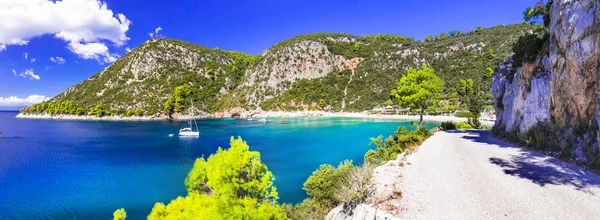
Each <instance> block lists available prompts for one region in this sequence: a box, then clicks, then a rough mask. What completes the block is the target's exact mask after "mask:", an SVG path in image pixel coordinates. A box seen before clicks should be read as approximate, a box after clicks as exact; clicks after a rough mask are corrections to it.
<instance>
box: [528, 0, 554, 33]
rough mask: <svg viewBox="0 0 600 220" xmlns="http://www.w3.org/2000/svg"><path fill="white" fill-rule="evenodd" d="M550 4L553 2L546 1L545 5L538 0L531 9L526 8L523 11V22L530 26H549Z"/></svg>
mask: <svg viewBox="0 0 600 220" xmlns="http://www.w3.org/2000/svg"><path fill="white" fill-rule="evenodd" d="M552 3H553V0H548V1H547V3H544V1H543V0H540V1H539V2H537V3H536V4H535V6H534V7H533V8H531V7H528V8H527V9H525V11H523V20H525V22H528V23H531V24H536V25H540V24H543V25H544V26H546V27H548V26H549V25H550V7H551V6H552Z"/></svg>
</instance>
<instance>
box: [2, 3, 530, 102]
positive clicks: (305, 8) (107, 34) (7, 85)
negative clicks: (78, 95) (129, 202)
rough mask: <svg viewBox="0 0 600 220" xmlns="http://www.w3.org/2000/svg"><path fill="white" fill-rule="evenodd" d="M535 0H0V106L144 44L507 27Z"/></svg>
mask: <svg viewBox="0 0 600 220" xmlns="http://www.w3.org/2000/svg"><path fill="white" fill-rule="evenodd" d="M535 2H536V0H503V1H497V0H471V1H467V0H455V1H445V0H443V1H433V0H429V1H423V0H268V1H260V0H257V1H248V0H219V1H201V0H197V1H193V0H171V1H164V0H105V1H98V0H54V1H51V0H0V107H6V106H25V105H31V104H34V103H37V102H40V101H42V100H46V99H48V98H50V97H53V96H55V95H58V94H59V93H61V92H62V91H64V90H66V89H67V88H68V87H69V86H72V85H75V84H77V83H79V82H81V81H83V80H85V79H87V78H88V77H90V76H92V75H94V74H96V73H97V72H99V71H101V70H102V69H104V68H106V67H107V66H109V65H110V64H111V63H113V62H114V61H115V60H117V59H118V58H119V57H121V56H123V55H124V54H126V53H127V52H128V51H129V50H130V49H133V48H135V47H137V46H138V45H140V44H141V43H143V42H144V41H147V40H149V39H151V38H154V37H169V38H175V39H179V40H184V41H189V42H192V43H196V44H200V45H204V46H207V47H211V48H215V47H218V48H221V49H225V50H233V51H239V52H244V53H249V54H253V55H257V54H260V53H261V52H262V51H263V50H265V49H267V48H269V47H270V46H272V45H274V44H276V43H277V42H279V41H282V40H285V39H289V38H291V37H294V36H296V35H300V34H306V33H313V32H343V33H348V34H354V35H369V34H381V33H386V34H399V35H403V36H411V37H414V38H415V39H417V40H421V39H423V38H425V36H427V35H439V34H440V33H444V32H448V31H451V30H459V31H462V32H468V31H471V30H473V29H475V28H477V26H483V27H491V26H496V25H500V24H514V23H517V22H521V21H522V20H523V16H522V12H523V10H524V9H525V8H527V7H529V6H533V5H534V4H535Z"/></svg>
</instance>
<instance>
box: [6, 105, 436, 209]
mask: <svg viewBox="0 0 600 220" xmlns="http://www.w3.org/2000/svg"><path fill="white" fill-rule="evenodd" d="M16 115H17V112H0V131H2V132H3V137H1V138H0V219H42V218H47V219H110V218H112V213H113V211H114V210H115V209H117V208H125V210H126V211H127V215H128V219H145V218H146V216H147V215H148V213H149V212H150V210H151V209H152V207H153V206H154V203H155V202H165V203H168V202H169V201H170V200H172V199H174V198H176V197H177V196H180V195H185V194H186V191H185V187H184V184H183V181H184V179H185V177H186V175H187V173H188V172H189V170H190V169H191V167H192V165H193V162H194V159H195V158H198V157H201V156H203V155H204V156H208V155H210V154H211V153H214V152H215V151H216V149H217V147H219V146H221V147H224V148H226V147H228V146H229V139H230V137H231V136H236V137H237V136H241V137H242V138H243V139H244V140H245V141H246V142H247V143H248V144H249V145H250V150H253V151H260V153H261V160H262V162H263V163H265V164H266V165H267V166H268V168H269V169H270V170H271V171H272V172H273V174H274V175H275V177H276V180H275V186H276V187H277V189H278V192H279V197H280V199H279V202H280V203H283V202H288V203H295V202H300V201H302V200H303V199H304V198H305V197H306V194H305V193H304V191H303V190H302V184H303V183H304V181H305V180H306V178H308V176H310V174H311V173H312V172H313V171H314V170H315V169H317V168H318V167H319V165H320V164H323V163H330V164H338V163H339V162H341V161H343V160H345V159H351V160H353V161H354V162H355V164H357V163H362V158H363V155H364V153H365V152H366V151H367V150H368V149H370V148H374V146H373V145H370V144H369V143H370V141H369V138H370V137H376V136H378V135H384V136H388V135H390V134H392V133H393V132H394V131H395V130H396V129H397V127H398V126H406V127H408V128H409V129H414V127H413V126H411V125H410V124H409V123H408V122H398V121H381V120H373V119H352V118H292V119H269V121H268V122H267V123H266V124H265V123H260V122H257V121H248V120H246V119H207V120H200V121H198V126H199V129H200V132H201V134H200V137H197V138H179V137H177V136H175V137H169V136H168V134H173V133H177V132H178V129H179V128H180V127H181V126H182V125H184V124H185V122H167V121H161V122H108V121H60V120H29V119H15V118H14V117H15V116H16ZM427 125H428V127H433V126H437V125H439V123H438V124H427Z"/></svg>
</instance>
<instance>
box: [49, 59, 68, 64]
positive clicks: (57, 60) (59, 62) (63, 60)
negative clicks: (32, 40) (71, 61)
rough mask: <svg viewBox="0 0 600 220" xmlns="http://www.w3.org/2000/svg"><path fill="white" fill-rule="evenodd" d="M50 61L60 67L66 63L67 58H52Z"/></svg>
mask: <svg viewBox="0 0 600 220" xmlns="http://www.w3.org/2000/svg"><path fill="white" fill-rule="evenodd" d="M50 61H52V62H53V63H56V64H58V65H61V64H64V63H65V61H66V60H65V58H62V57H50Z"/></svg>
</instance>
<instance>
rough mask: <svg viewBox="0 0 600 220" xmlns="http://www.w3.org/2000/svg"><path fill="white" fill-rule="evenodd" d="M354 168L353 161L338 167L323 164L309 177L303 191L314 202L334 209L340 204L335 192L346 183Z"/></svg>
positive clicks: (345, 162)
mask: <svg viewBox="0 0 600 220" xmlns="http://www.w3.org/2000/svg"><path fill="white" fill-rule="evenodd" d="M352 168H354V165H352V161H344V162H342V163H340V164H339V165H338V166H337V167H333V166H331V165H329V164H323V165H321V166H320V167H319V169H317V170H316V171H314V172H313V173H312V175H311V176H310V177H308V179H307V180H306V182H304V188H303V189H304V191H306V194H308V196H310V197H311V198H313V199H314V200H316V201H318V202H319V203H323V204H327V205H328V206H329V207H333V206H334V205H336V204H338V203H339V201H338V200H337V199H336V198H335V193H336V192H335V191H336V190H337V189H338V188H339V187H340V186H341V185H342V184H344V183H345V181H346V176H347V174H348V172H350V171H351V170H352Z"/></svg>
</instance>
